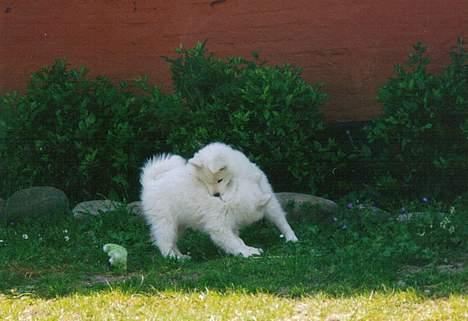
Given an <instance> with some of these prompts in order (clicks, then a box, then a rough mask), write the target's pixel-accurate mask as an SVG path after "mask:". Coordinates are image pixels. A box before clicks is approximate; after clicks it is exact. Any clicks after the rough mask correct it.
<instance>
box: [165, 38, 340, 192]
mask: <svg viewBox="0 0 468 321" xmlns="http://www.w3.org/2000/svg"><path fill="white" fill-rule="evenodd" d="M177 52H178V56H177V57H176V58H168V59H167V60H168V62H169V63H170V67H171V71H172V76H173V83H174V87H175V88H174V89H175V91H176V93H177V94H178V95H180V97H181V98H182V100H183V101H184V108H185V113H184V115H183V118H182V119H180V120H179V121H178V122H177V126H175V127H174V128H173V130H172V131H171V133H170V135H169V137H168V141H169V143H170V145H171V146H172V147H173V150H174V151H175V152H178V153H181V154H182V155H185V156H189V155H192V154H193V152H195V151H196V150H197V149H198V148H200V147H202V146H203V145H205V144H207V143H209V142H212V141H223V142H225V143H229V144H231V145H233V146H235V147H236V148H239V149H241V150H243V151H244V152H245V153H246V154H247V155H248V156H249V157H250V158H251V159H252V160H253V161H255V162H256V163H258V164H259V165H260V166H261V167H262V168H263V169H264V170H265V171H266V172H267V175H269V176H270V177H271V178H272V180H273V183H274V185H275V186H276V187H280V188H287V189H289V190H291V189H292V188H296V189H298V188H302V189H306V190H308V191H316V188H317V186H320V184H321V183H323V182H324V181H325V180H326V179H327V178H328V177H330V176H331V175H332V169H333V167H334V166H337V165H336V164H337V163H338V162H339V161H340V159H341V157H342V155H341V153H340V152H339V151H338V149H337V146H336V144H335V142H334V141H333V140H331V139H328V138H327V137H326V135H325V133H324V129H325V124H324V122H323V120H322V117H321V115H320V113H319V110H318V107H319V106H320V105H321V104H322V103H323V102H324V100H325V99H326V94H325V93H323V91H322V90H321V87H320V86H319V85H310V84H308V83H307V82H305V81H304V80H303V79H302V78H301V72H300V70H298V69H297V68H294V67H291V66H288V65H285V66H268V65H266V64H264V63H263V62H260V61H259V60H258V59H254V60H247V59H244V58H241V57H231V58H228V59H225V60H224V59H219V58H216V57H215V56H213V55H212V54H209V53H207V52H206V50H205V46H204V44H201V43H199V44H197V45H196V46H195V47H194V48H191V49H188V50H186V49H179V50H178V51H177Z"/></svg>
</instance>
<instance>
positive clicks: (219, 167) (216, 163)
mask: <svg viewBox="0 0 468 321" xmlns="http://www.w3.org/2000/svg"><path fill="white" fill-rule="evenodd" d="M208 169H209V170H210V172H212V173H213V174H216V173H218V172H221V171H224V170H225V169H226V163H225V162H224V161H223V160H222V159H219V158H216V159H214V160H213V161H212V162H211V164H209V165H208Z"/></svg>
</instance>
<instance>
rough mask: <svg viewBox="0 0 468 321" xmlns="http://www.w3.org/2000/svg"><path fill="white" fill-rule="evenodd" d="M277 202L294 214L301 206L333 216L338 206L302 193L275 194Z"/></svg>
mask: <svg viewBox="0 0 468 321" xmlns="http://www.w3.org/2000/svg"><path fill="white" fill-rule="evenodd" d="M275 195H276V197H277V198H278V201H279V202H280V204H281V206H283V208H285V209H287V210H288V212H289V213H292V214H294V213H296V212H297V209H298V208H300V207H302V206H310V207H313V208H316V209H317V210H318V211H319V212H322V213H327V214H333V213H336V212H337V211H338V205H337V204H336V203H335V202H333V201H330V200H328V199H325V198H322V197H318V196H313V195H309V194H302V193H287V192H284V193H275Z"/></svg>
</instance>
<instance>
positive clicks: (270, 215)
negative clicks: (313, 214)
mask: <svg viewBox="0 0 468 321" xmlns="http://www.w3.org/2000/svg"><path fill="white" fill-rule="evenodd" d="M265 218H266V219H267V220H269V221H270V222H271V223H273V225H275V226H276V227H277V228H278V230H280V232H281V234H283V235H284V237H285V239H286V241H288V242H297V241H298V238H297V236H296V234H295V233H294V231H293V229H292V228H291V226H290V225H289V223H288V221H287V220H286V212H285V211H284V210H283V208H282V207H281V205H280V203H279V202H278V199H277V198H276V197H273V198H272V199H271V200H270V202H268V204H267V207H266V208H265Z"/></svg>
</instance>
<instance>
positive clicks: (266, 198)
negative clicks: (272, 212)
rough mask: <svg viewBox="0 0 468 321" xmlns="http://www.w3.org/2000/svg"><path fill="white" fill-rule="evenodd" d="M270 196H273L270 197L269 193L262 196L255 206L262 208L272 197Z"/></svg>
mask: <svg viewBox="0 0 468 321" xmlns="http://www.w3.org/2000/svg"><path fill="white" fill-rule="evenodd" d="M272 196H273V195H271V194H270V193H267V194H263V195H262V196H261V197H260V199H259V201H258V204H257V206H258V207H263V206H265V205H267V204H268V202H269V201H270V200H271V197H272Z"/></svg>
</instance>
